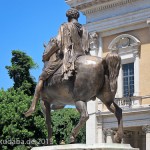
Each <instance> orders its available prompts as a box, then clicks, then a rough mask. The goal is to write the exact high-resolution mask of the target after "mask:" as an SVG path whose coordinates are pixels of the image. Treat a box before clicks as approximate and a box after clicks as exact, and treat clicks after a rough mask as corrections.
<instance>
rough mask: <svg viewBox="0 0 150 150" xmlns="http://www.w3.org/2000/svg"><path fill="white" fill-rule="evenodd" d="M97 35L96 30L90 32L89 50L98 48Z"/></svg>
mask: <svg viewBox="0 0 150 150" xmlns="http://www.w3.org/2000/svg"><path fill="white" fill-rule="evenodd" d="M98 38H99V35H98V33H96V32H92V33H90V49H91V50H98V48H99V41H98Z"/></svg>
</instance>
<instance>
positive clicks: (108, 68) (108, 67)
mask: <svg viewBox="0 0 150 150" xmlns="http://www.w3.org/2000/svg"><path fill="white" fill-rule="evenodd" d="M120 64H121V58H120V56H119V55H118V54H117V53H108V54H107V55H106V57H105V58H104V59H103V65H104V68H105V74H106V75H108V78H109V81H110V88H111V91H112V92H116V89H117V78H118V75H119V70H120Z"/></svg>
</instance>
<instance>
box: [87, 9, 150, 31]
mask: <svg viewBox="0 0 150 150" xmlns="http://www.w3.org/2000/svg"><path fill="white" fill-rule="evenodd" d="M148 16H150V8H148V9H143V10H140V11H137V12H132V13H128V14H125V15H122V16H117V17H113V18H108V19H104V20H100V21H97V22H91V23H87V24H86V27H87V28H88V30H89V32H105V31H107V32H110V31H112V30H115V29H118V28H125V27H129V26H136V25H138V24H142V25H143V27H147V26H148V25H147V23H146V21H147V18H148Z"/></svg>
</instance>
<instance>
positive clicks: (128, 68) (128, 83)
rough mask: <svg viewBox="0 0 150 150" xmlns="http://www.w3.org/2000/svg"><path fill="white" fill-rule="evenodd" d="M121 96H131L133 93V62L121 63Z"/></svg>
mask: <svg viewBox="0 0 150 150" xmlns="http://www.w3.org/2000/svg"><path fill="white" fill-rule="evenodd" d="M122 71H123V96H124V97H128V96H133V94H134V63H129V64H123V65H122Z"/></svg>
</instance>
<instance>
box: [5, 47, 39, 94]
mask: <svg viewBox="0 0 150 150" xmlns="http://www.w3.org/2000/svg"><path fill="white" fill-rule="evenodd" d="M36 67H37V64H35V63H34V61H33V60H32V58H31V57H30V56H28V55H27V54H26V53H24V52H22V51H20V50H13V51H12V58H11V66H6V69H7V70H8V74H9V76H10V78H11V79H13V81H14V86H13V87H14V89H18V88H20V89H21V90H23V91H24V92H25V93H26V94H28V95H33V93H34V89H35V86H36V83H35V81H34V78H33V77H32V76H31V75H30V70H31V69H33V68H36Z"/></svg>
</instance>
